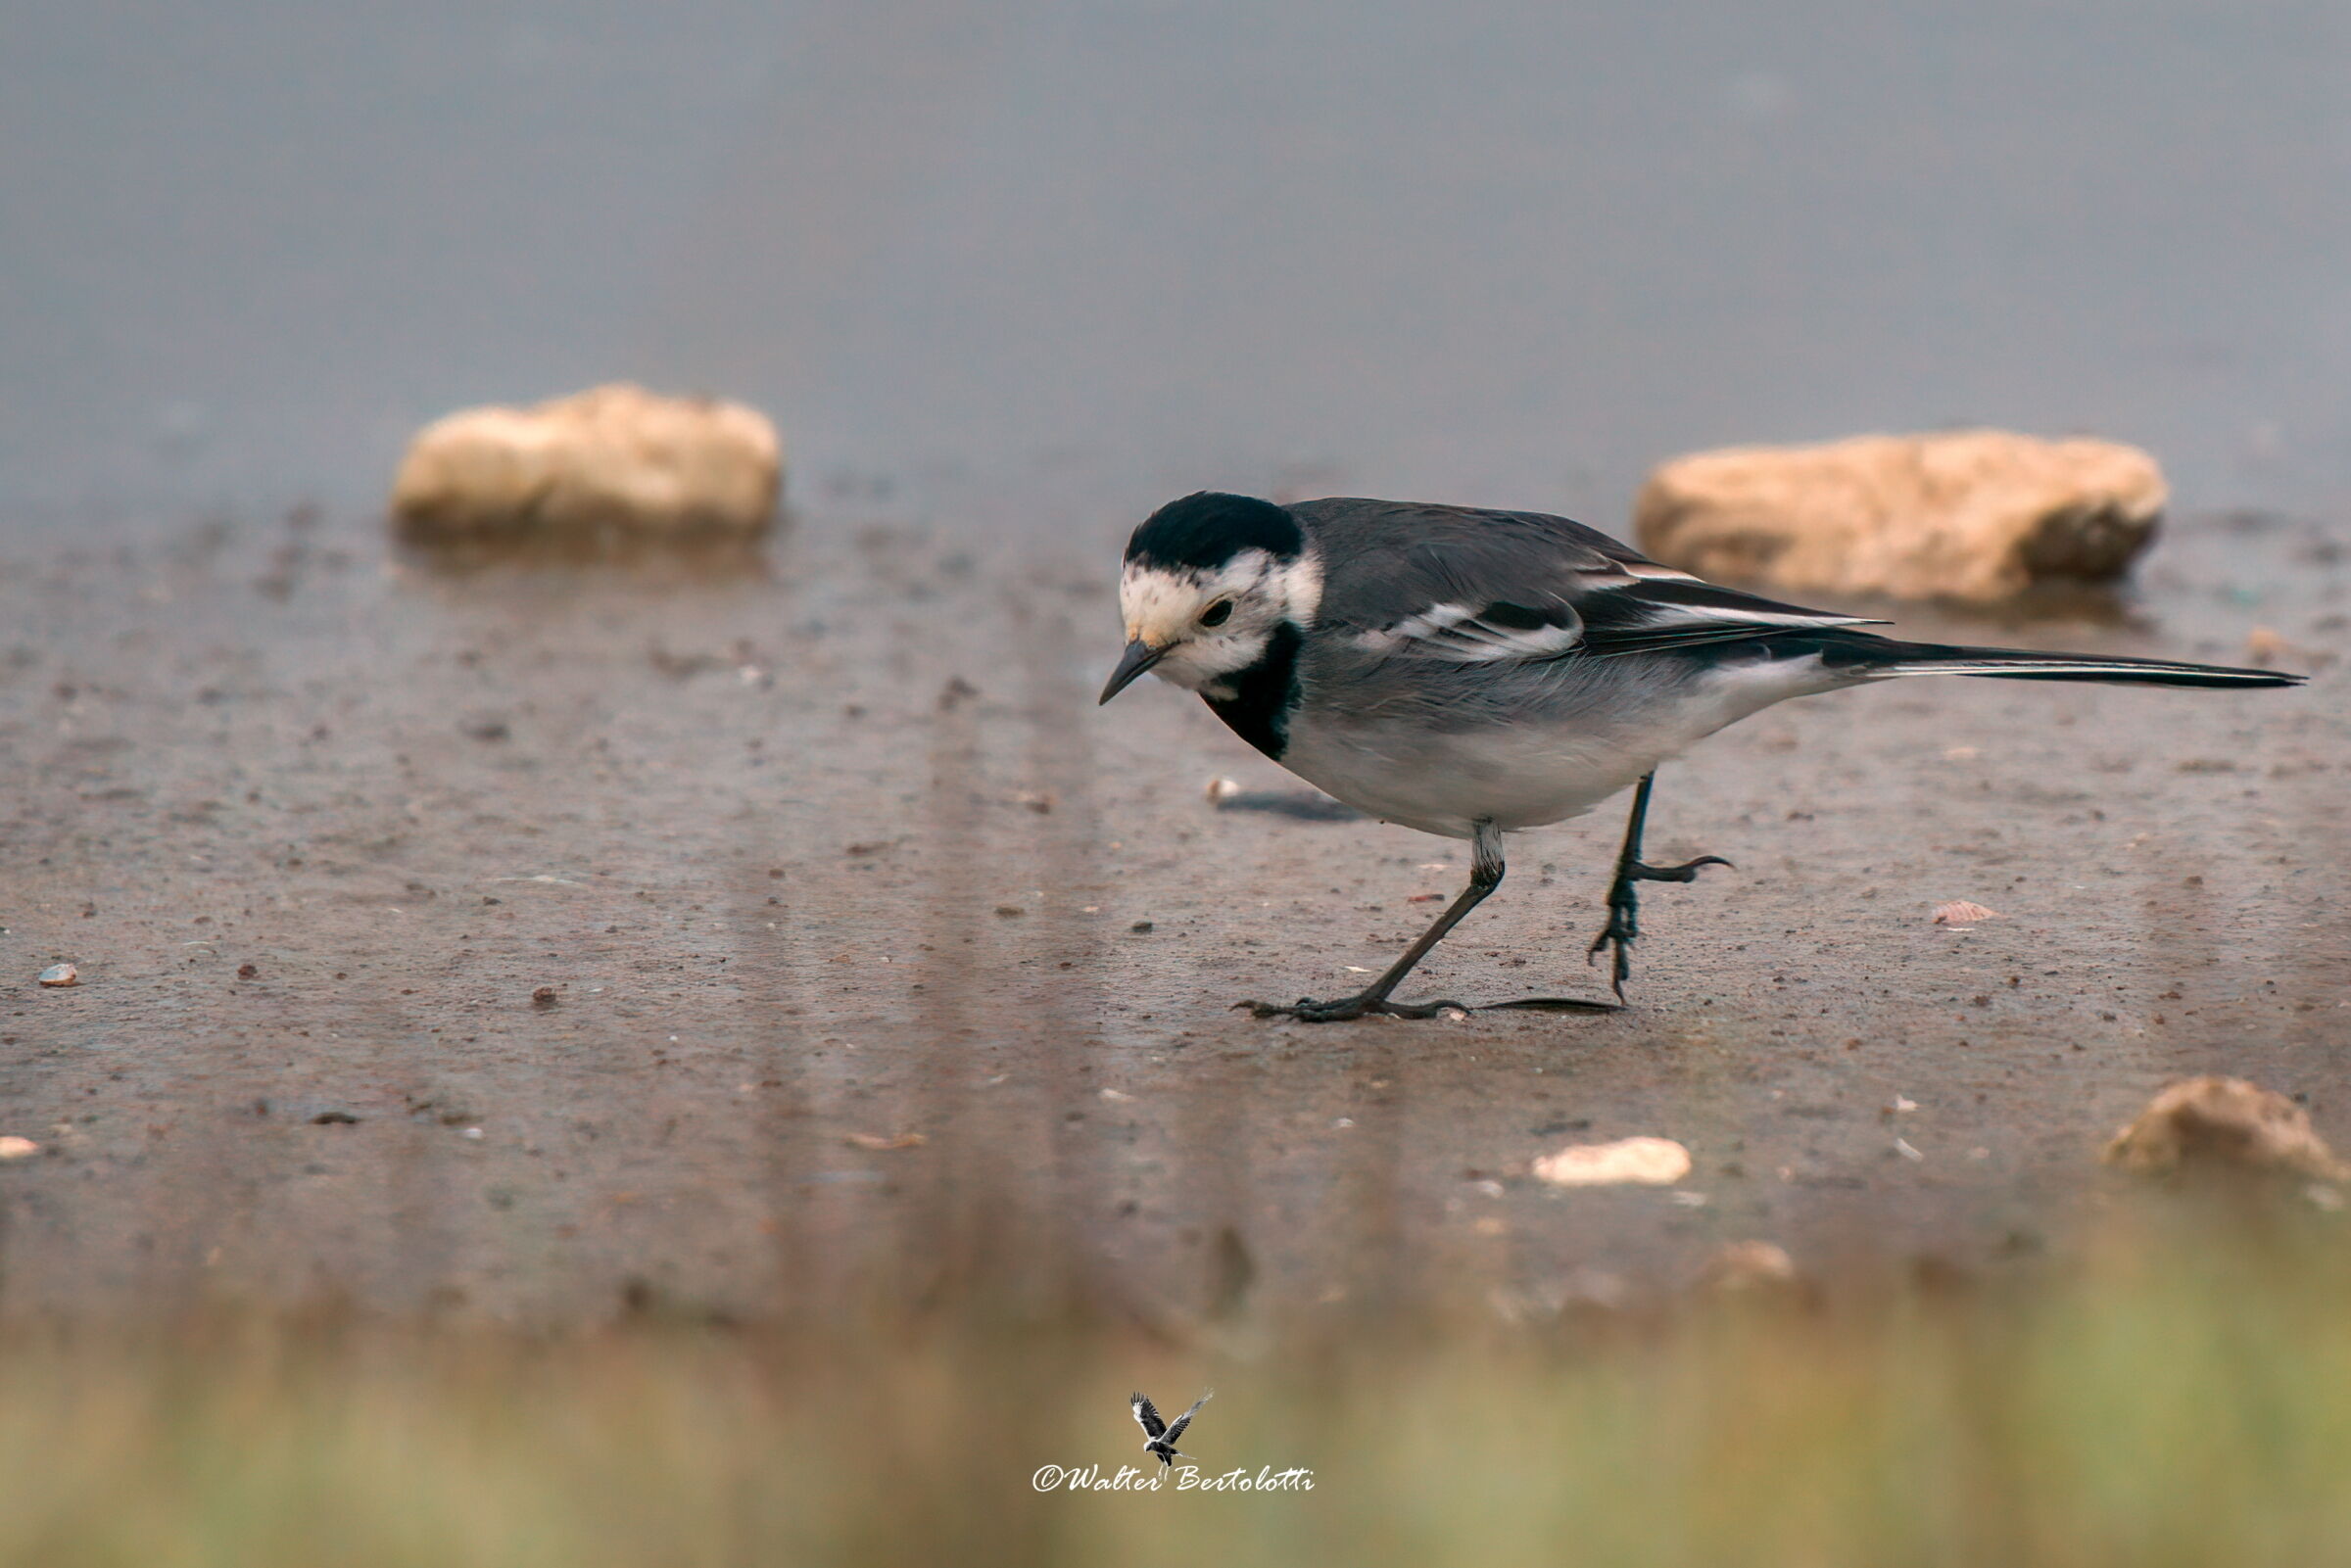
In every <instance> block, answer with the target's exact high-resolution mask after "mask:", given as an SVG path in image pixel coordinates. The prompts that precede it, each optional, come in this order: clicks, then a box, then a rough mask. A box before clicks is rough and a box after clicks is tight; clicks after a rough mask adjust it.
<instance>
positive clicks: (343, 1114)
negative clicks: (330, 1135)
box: [311, 1111, 360, 1127]
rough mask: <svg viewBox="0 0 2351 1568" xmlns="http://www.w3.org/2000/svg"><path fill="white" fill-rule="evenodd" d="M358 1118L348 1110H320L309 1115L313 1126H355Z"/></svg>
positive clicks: (358, 1121)
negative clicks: (311, 1115) (315, 1113)
mask: <svg viewBox="0 0 2351 1568" xmlns="http://www.w3.org/2000/svg"><path fill="white" fill-rule="evenodd" d="M359 1124H360V1118H359V1117H355V1116H353V1115H352V1114H351V1113H350V1112H348V1111H321V1112H319V1113H318V1114H317V1115H316V1116H314V1117H311V1125H312V1126H313V1127H356V1126H358V1125H359Z"/></svg>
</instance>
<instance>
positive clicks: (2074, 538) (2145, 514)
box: [1634, 430, 2167, 601]
mask: <svg viewBox="0 0 2351 1568" xmlns="http://www.w3.org/2000/svg"><path fill="white" fill-rule="evenodd" d="M2166 496H2167V491H2166V487H2165V485H2164V480H2163V473H2162V471H2161V470H2160V469H2159V468H2157V467H2156V465H2155V459H2154V458H2152V457H2150V456H2148V455H2147V454H2146V453H2145V452H2143V451H2139V450H2137V449H2136V448H2135V447H2125V446H2121V445H2118V444H2116V443H2114V442H2108V441H2087V440H2073V441H2042V440H2039V439H2038V438H2036V437H2032V436H2022V435H2016V434H2012V433H2010V432H2007V431H2000V430H1967V431H1953V432H1950V433H1947V434H1939V435H1925V436H1858V437H1855V438H1853V439H1851V440H1849V441H1839V442H1832V443H1829V444H1827V445H1825V446H1817V447H1742V448H1733V449H1728V450H1725V451H1706V452H1698V453H1695V454H1693V455H1690V456H1686V457H1678V458H1675V459H1674V460H1673V461H1671V462H1668V463H1666V464H1664V465H1663V466H1661V467H1659V468H1658V469H1657V470H1656V471H1655V472H1654V473H1652V474H1651V475H1650V477H1649V482H1648V483H1647V484H1645V485H1644V486H1643V487H1642V489H1641V495H1640V499H1638V501H1636V503H1635V506H1634V526H1635V529H1636V532H1637V536H1638V538H1639V541H1640V545H1641V547H1642V548H1643V549H1645V550H1647V551H1648V552H1649V553H1650V554H1652V555H1655V557H1656V558H1657V559H1658V560H1660V561H1664V562H1665V563H1667V564H1668V565H1672V566H1678V567H1680V568H1682V569H1683V570H1684V571H1690V572H1696V573H1698V574H1699V575H1701V576H1703V577H1715V578H1728V579H1733V580H1741V579H1744V580H1746V581H1750V582H1764V583H1770V584H1773V585H1775V586H1777V587H1780V588H1784V589H1791V590H1797V591H1800V592H1804V593H1811V594H1894V595H1896V596H1898V597H1903V598H1956V599H1973V600H1979V601H1981V600H1990V599H1999V598H2005V597H2008V596H2009V595H2011V594H2016V593H2018V592H2020V591H2021V590H2023V589H2025V588H2028V587H2030V586H2031V585H2033V584H2035V583H2039V582H2044V581H2051V580H2057V581H2065V582H2074V583H2081V582H2103V581H2106V580H2108V579H2111V578H2115V577H2119V576H2121V575H2122V573H2123V571H2124V570H2125V569H2126V568H2127V567H2129V565H2130V564H2131V562H2132V560H2133V559H2134V558H2135V557H2136V556H2137V554H2138V553H2139V551H2140V550H2142V549H2144V548H2145V547H2146V546H2147V543H2148V542H2149V541H2150V540H2151V539H2152V538H2153V537H2154V534H2155V527H2156V522H2157V520H2158V518H2159V517H2160V515H2161V513H2162V511H2163V504H2164V500H2165V499H2166Z"/></svg>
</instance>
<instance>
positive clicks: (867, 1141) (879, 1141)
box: [840, 1132, 930, 1154]
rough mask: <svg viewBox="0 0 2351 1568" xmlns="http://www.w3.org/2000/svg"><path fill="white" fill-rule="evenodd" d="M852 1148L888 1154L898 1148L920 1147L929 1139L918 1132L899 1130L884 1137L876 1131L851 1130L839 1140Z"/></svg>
mask: <svg viewBox="0 0 2351 1568" xmlns="http://www.w3.org/2000/svg"><path fill="white" fill-rule="evenodd" d="M840 1141H841V1142H842V1143H845V1144H847V1145H848V1146H849V1147H850V1148H852V1149H865V1150H869V1151H871V1152H873V1153H875V1154H890V1153H894V1152H895V1151H897V1150H900V1149H920V1148H921V1147H922V1146H923V1145H924V1144H926V1143H928V1142H929V1141H930V1140H929V1139H927V1138H925V1137H924V1136H923V1135H922V1134H921V1133H919V1132H901V1133H899V1134H898V1135H897V1136H896V1137H894V1138H893V1137H885V1136H883V1135H882V1134H881V1133H878V1132H852V1133H849V1134H848V1135H846V1136H845V1137H843V1138H842V1139H841V1140H840Z"/></svg>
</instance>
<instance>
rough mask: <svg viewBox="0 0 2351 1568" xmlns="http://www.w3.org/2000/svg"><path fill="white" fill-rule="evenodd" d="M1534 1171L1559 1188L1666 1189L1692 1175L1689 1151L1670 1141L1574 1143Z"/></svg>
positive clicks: (1537, 1165) (1537, 1162)
mask: <svg viewBox="0 0 2351 1568" xmlns="http://www.w3.org/2000/svg"><path fill="white" fill-rule="evenodd" d="M1534 1172H1535V1174H1536V1175H1537V1176H1539V1177H1541V1178H1542V1179H1543V1180H1545V1181H1548V1182H1550V1183H1552V1184H1553V1185H1554V1186H1559V1187H1605V1186H1612V1185H1618V1184H1626V1183H1629V1184H1633V1185H1638V1186H1645V1187H1665V1186H1671V1185H1672V1184H1673V1183H1674V1182H1677V1181H1679V1180H1681V1179H1682V1178H1683V1177H1684V1176H1687V1175H1688V1174H1690V1151H1689V1150H1687V1149H1685V1148H1683V1147H1682V1146H1681V1145H1680V1144H1678V1143H1675V1142H1674V1141H1673V1140H1672V1139H1671V1138H1619V1139H1617V1140H1616V1141H1615V1142H1613V1143H1571V1144H1569V1145H1568V1146H1567V1147H1566V1148H1564V1149H1561V1150H1560V1151H1559V1153H1557V1154H1551V1155H1545V1156H1544V1157H1543V1158H1541V1159H1540V1160H1537V1161H1536V1162H1535V1163H1534Z"/></svg>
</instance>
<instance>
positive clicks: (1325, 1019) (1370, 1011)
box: [1232, 993, 1621, 1023]
mask: <svg viewBox="0 0 2351 1568" xmlns="http://www.w3.org/2000/svg"><path fill="white" fill-rule="evenodd" d="M1619 995H1621V993H1619ZM1232 1005H1233V1007H1234V1008H1235V1009H1236V1010H1239V1009H1246V1010H1247V1011H1248V1013H1249V1016H1250V1017H1251V1018H1258V1019H1293V1020H1295V1021H1297V1022H1300V1023H1343V1022H1347V1021H1348V1020H1350V1019H1360V1018H1370V1017H1373V1016H1375V1015H1376V1016H1379V1017H1383V1018H1392V1019H1433V1018H1436V1017H1438V1016H1439V1015H1441V1014H1444V1013H1502V1012H1511V1011H1517V1012H1529V1013H1613V1012H1616V1011H1617V1009H1616V1008H1615V1007H1614V1006H1613V1005H1611V1004H1609V1003H1607V1002H1594V1001H1590V1000H1587V999H1586V998H1584V997H1580V996H1522V997H1518V998H1515V999H1514V1000H1511V1001H1509V1002H1486V1003H1482V1004H1477V1003H1469V1002H1456V1001H1453V1000H1452V999H1450V998H1447V999H1444V1000H1440V1001H1435V1002H1390V1001H1387V1000H1385V999H1384V998H1383V999H1381V1000H1377V1001H1374V1000H1372V999H1370V998H1368V997H1362V996H1349V997H1342V998H1340V999H1339V1000H1338V1001H1335V1002H1318V1001H1316V1000H1315V999H1314V998H1312V997H1300V998H1299V999H1298V1000H1297V1001H1295V1002H1293V1003H1291V1004H1290V1005H1289V1006H1288V1007H1276V1006H1274V1005H1273V1004H1272V1003H1271V1002H1235V1003H1233V1004H1232Z"/></svg>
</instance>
